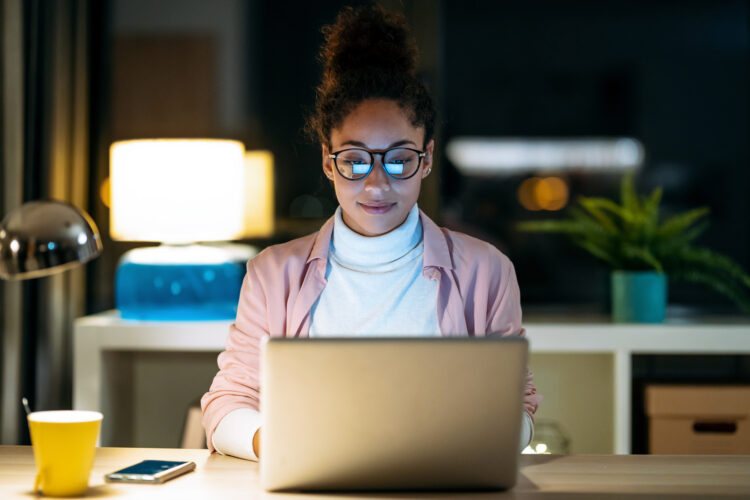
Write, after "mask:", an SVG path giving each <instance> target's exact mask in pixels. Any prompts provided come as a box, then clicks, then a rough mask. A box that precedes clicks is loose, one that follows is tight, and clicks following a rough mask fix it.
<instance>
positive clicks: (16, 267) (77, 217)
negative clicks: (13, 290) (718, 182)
mask: <svg viewBox="0 0 750 500" xmlns="http://www.w3.org/2000/svg"><path fill="white" fill-rule="evenodd" d="M101 252H102V241H101V237H100V236H99V230H98V229H97V227H96V224H95V223H94V221H93V220H92V219H91V217H90V216H89V215H88V214H87V213H86V212H84V211H81V210H79V209H78V208H76V207H75V206H73V205H71V204H70V203H66V202H63V201H57V200H45V201H31V202H28V203H24V204H23V205H21V206H20V207H18V208H17V209H15V210H13V211H11V212H10V213H9V214H8V215H7V216H6V217H5V218H4V219H3V220H2V222H0V278H3V279H29V278H40V277H43V276H49V275H50V274H55V273H57V272H61V271H65V270H67V269H70V268H72V267H75V266H77V265H79V264H82V263H84V262H88V261H89V260H91V259H93V258H94V257H97V256H98V255H99V254H100V253H101Z"/></svg>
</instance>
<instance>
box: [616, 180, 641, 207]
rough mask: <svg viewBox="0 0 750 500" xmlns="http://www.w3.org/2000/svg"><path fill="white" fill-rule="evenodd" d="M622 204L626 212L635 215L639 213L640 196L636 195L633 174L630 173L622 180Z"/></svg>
mask: <svg viewBox="0 0 750 500" xmlns="http://www.w3.org/2000/svg"><path fill="white" fill-rule="evenodd" d="M620 202H621V203H622V207H623V208H624V209H625V211H626V212H629V213H631V214H635V213H637V212H638V211H639V206H638V196H637V195H636V194H635V187H634V185H633V174H632V173H629V174H627V175H625V177H623V179H622V184H621V186H620Z"/></svg>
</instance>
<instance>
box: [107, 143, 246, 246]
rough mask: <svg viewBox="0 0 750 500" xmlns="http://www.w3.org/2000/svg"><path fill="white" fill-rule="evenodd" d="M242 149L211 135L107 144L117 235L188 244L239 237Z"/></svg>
mask: <svg viewBox="0 0 750 500" xmlns="http://www.w3.org/2000/svg"><path fill="white" fill-rule="evenodd" d="M244 152H245V148H244V146H243V145H242V143H241V142H238V141H230V140H214V139H145V140H133V141H120V142H115V143H114V144H113V145H112V147H111V148H110V182H111V207H110V208H111V210H110V232H111V235H112V238H113V239H115V240H130V241H160V242H165V243H189V242H196V241H225V240H232V239H237V238H240V237H242V236H243V231H244V220H245V201H244V192H243V191H244V186H245V159H244Z"/></svg>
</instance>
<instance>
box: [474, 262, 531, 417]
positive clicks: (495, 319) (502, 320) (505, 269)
mask: <svg viewBox="0 0 750 500" xmlns="http://www.w3.org/2000/svg"><path fill="white" fill-rule="evenodd" d="M492 274H494V276H495V277H499V278H500V282H499V283H493V284H492V287H493V288H494V289H495V290H497V291H498V293H497V294H496V295H495V296H492V295H491V296H490V301H491V303H490V304H489V308H488V315H489V317H488V319H487V324H488V325H489V327H490V328H489V330H488V331H489V332H493V334H495V335H501V336H508V335H519V336H521V337H523V336H525V335H526V330H525V329H524V328H523V327H522V326H521V318H522V314H521V292H520V290H519V288H518V280H517V279H516V271H515V268H514V267H513V263H512V262H511V261H510V259H508V258H507V257H505V256H504V255H503V256H502V259H501V266H500V269H499V272H497V273H492ZM493 281H494V280H493ZM541 401H542V396H541V395H540V394H537V392H536V387H535V386H534V374H533V373H532V372H531V370H529V369H527V371H526V381H525V386H524V401H523V406H524V410H526V413H528V414H529V416H530V417H531V419H532V421H533V420H534V414H535V413H536V410H537V409H538V408H539V403H540V402H541Z"/></svg>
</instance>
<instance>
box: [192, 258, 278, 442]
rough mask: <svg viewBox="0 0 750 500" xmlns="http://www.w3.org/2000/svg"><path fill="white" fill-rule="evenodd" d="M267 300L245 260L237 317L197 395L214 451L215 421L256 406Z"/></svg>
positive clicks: (258, 393)
mask: <svg viewBox="0 0 750 500" xmlns="http://www.w3.org/2000/svg"><path fill="white" fill-rule="evenodd" d="M267 318H268V316H267V300H266V294H265V293H264V287H263V286H262V283H261V282H260V280H259V278H258V274H257V272H256V270H255V268H254V263H253V261H252V260H251V261H249V262H248V264H247V273H246V274H245V278H244V280H243V282H242V288H241V291H240V299H239V303H238V305H237V318H236V320H235V323H234V324H232V325H231V326H230V327H229V336H228V337H227V344H226V350H225V351H224V352H222V353H221V354H219V357H218V365H219V372H218V373H217V374H216V376H215V377H214V380H213V383H212V384H211V388H210V389H209V391H208V392H207V393H206V394H204V395H203V397H202V398H201V408H202V409H203V427H204V428H205V430H206V444H207V445H208V449H209V450H210V451H211V452H214V451H215V449H214V447H213V442H212V437H213V433H214V431H215V430H216V427H217V426H218V425H219V422H220V421H221V419H222V418H224V417H225V416H226V415H227V414H228V413H229V412H231V411H233V410H236V409H238V408H252V409H254V410H256V411H257V410H259V406H260V392H259V388H260V344H261V341H262V340H263V338H264V337H265V336H266V335H268V334H269V327H268V319H267Z"/></svg>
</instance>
